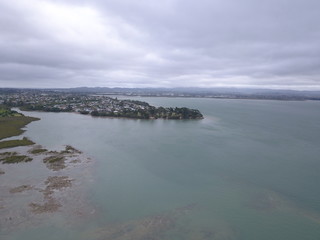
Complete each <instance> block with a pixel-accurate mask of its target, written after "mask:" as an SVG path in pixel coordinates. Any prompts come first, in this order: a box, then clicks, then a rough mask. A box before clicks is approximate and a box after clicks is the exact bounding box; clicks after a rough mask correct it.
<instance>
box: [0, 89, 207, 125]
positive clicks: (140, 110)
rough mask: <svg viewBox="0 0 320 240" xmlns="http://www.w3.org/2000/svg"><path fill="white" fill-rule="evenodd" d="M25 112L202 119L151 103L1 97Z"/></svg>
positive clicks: (25, 94) (41, 95)
mask: <svg viewBox="0 0 320 240" xmlns="http://www.w3.org/2000/svg"><path fill="white" fill-rule="evenodd" d="M1 102H2V104H4V105H6V106H8V107H19V108H20V109H21V110H25V111H44V112H77V113H80V114H86V115H89V114H90V115H91V116H94V117H97V116H101V117H117V118H135V119H158V118H160V119H202V118H203V115H202V114H201V113H200V111H199V110H197V109H190V108H186V107H181V108H178V107H175V108H172V107H166V108H165V107H155V106H151V105H150V104H148V103H147V102H142V101H136V100H120V99H118V98H112V97H108V96H105V95H97V94H84V93H81V94H79V93H78V94H77V93H70V92H69V93H66V92H51V91H50V92H47V91H39V90H34V91H31V90H25V91H20V92H11V93H5V94H2V95H0V103H1Z"/></svg>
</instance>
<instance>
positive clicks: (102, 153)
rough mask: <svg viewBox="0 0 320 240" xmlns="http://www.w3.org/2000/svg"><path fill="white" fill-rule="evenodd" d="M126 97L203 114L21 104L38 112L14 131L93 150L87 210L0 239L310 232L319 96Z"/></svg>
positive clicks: (262, 236) (317, 198)
mask: <svg viewBox="0 0 320 240" xmlns="http://www.w3.org/2000/svg"><path fill="white" fill-rule="evenodd" d="M135 99H137V100H142V101H147V102H149V103H150V104H152V105H156V106H173V107H175V106H177V107H182V106H185V107H189V108H197V109H199V110H200V111H201V112H202V113H203V114H204V116H205V119H204V120H195V121H193V120H191V121H175V120H130V119H108V118H92V117H90V116H83V115H79V114H70V113H37V112H30V113H26V114H27V115H30V116H37V117H40V118H41V121H37V122H33V123H31V124H30V125H28V127H27V131H26V133H25V134H24V135H26V136H27V137H29V138H30V139H32V140H33V141H35V142H37V143H39V144H42V145H43V146H44V147H47V148H59V147H60V146H61V145H64V144H70V145H72V146H74V147H76V148H78V149H81V150H82V151H84V152H85V153H86V154H87V155H89V156H90V157H91V158H92V159H93V160H94V164H93V170H92V173H93V176H92V178H90V179H93V180H92V181H91V182H90V183H89V186H88V190H87V193H88V201H89V202H90V204H91V205H92V206H93V207H94V208H95V209H96V212H95V213H94V214H93V215H92V216H91V217H87V220H86V221H85V222H79V223H70V222H68V223H67V224H65V222H64V216H63V215H62V216H60V217H59V218H57V219H55V218H54V219H48V224H46V223H43V224H40V225H38V226H36V227H32V228H27V229H23V230H19V231H16V232H13V233H11V235H10V236H8V237H7V238H6V239H8V240H13V239H16V240H20V239H21V240H22V239H23V240H26V239H32V240H37V239H39V240H40V239H41V240H42V239H46V240H55V239H59V240H69V239H70V240H73V239H74V240H76V239H77V240H78V239H93V240H96V239H106V240H109V239H116V240H142V239H172V240H176V239H177V240H179V239H181V240H182V239H190V240H191V239H192V240H198V239H199V240H200V239H203V240H205V239H206V240H208V239H218V240H222V239H224V240H226V239H235V240H238V239H239V240H251V239H252V240H295V239H297V240H301V239H304V240H308V239H310V240H318V239H320V102H312V101H306V102H295V101H292V102H284V101H261V100H218V99H217V100H215V99H192V98H187V99H186V98H138V97H137V98H135ZM157 216H158V218H157ZM159 216H160V217H159ZM159 218H162V220H161V221H167V222H168V224H166V223H163V222H161V221H159V220H157V219H159ZM143 224H144V225H146V224H148V225H149V224H154V227H153V228H149V229H151V230H150V232H149V233H148V232H146V231H147V230H144V229H143V228H142V227H141V226H142V225H143ZM128 228H131V230H132V231H131V230H130V229H129V230H128ZM125 231H127V232H128V234H129V235H126V234H125V233H124V232H125ZM130 231H131V232H133V235H130ZM108 234H109V235H108ZM112 234H113V235H112ZM148 234H149V235H148ZM106 236H108V237H106Z"/></svg>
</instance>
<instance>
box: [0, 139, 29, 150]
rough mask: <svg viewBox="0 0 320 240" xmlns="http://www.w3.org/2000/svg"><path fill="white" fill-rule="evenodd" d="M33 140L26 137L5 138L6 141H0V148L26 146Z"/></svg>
mask: <svg viewBox="0 0 320 240" xmlns="http://www.w3.org/2000/svg"><path fill="white" fill-rule="evenodd" d="M33 144H34V142H32V141H31V140H29V139H28V138H26V137H24V138H22V139H21V140H19V139H18V140H7V141H1V142H0V149H2V148H13V147H19V146H28V145H33Z"/></svg>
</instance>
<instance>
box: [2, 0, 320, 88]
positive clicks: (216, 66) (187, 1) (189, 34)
mask: <svg viewBox="0 0 320 240" xmlns="http://www.w3.org/2000/svg"><path fill="white" fill-rule="evenodd" d="M0 11H1V14H0V87H41V88H42V87H79V86H88V87H95V86H101V87H104V86H105V87H259V88H261V87H264V88H279V89H281V88H282V89H297V90H320V44H319V39H320V25H319V22H320V14H319V12H320V2H319V1H317V0H304V1H302V0H277V1H276V0H269V1H263V2H261V1H254V0H240V1H236V0H199V1H191V0H163V1H155V0H139V1H132V0H91V1H89V0H69V1H66V0H64V1H62V0H55V1H54V0H19V1H18V0H11V1H0Z"/></svg>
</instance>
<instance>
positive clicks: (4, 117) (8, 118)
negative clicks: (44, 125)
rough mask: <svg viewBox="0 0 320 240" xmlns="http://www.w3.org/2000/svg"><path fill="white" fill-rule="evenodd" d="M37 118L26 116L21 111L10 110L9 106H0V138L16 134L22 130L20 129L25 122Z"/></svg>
mask: <svg viewBox="0 0 320 240" xmlns="http://www.w3.org/2000/svg"><path fill="white" fill-rule="evenodd" d="M36 120H39V118H34V117H26V116H24V115H23V114H21V113H17V112H16V111H12V110H11V109H10V108H8V107H6V106H3V105H1V106H0V140H1V139H4V138H8V137H12V136H18V135H20V134H22V133H23V132H24V130H22V128H23V127H25V126H26V125H27V124H29V123H31V122H32V121H36Z"/></svg>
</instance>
